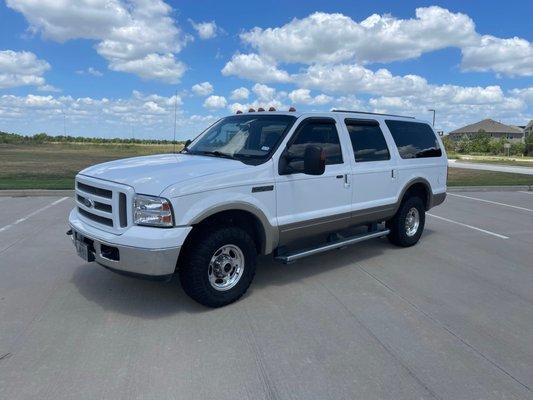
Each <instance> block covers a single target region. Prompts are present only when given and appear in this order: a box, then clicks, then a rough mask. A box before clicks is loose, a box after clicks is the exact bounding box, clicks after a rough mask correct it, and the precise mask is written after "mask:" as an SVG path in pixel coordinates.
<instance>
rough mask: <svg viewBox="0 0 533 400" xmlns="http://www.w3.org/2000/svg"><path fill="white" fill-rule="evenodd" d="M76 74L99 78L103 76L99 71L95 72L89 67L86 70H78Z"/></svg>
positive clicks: (95, 70)
mask: <svg viewBox="0 0 533 400" xmlns="http://www.w3.org/2000/svg"><path fill="white" fill-rule="evenodd" d="M76 73H77V74H78V75H85V74H88V75H92V76H96V77H101V76H103V75H104V74H103V73H102V72H101V71H99V70H97V69H96V68H94V67H89V68H87V69H79V70H77V71H76Z"/></svg>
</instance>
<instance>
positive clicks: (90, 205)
mask: <svg viewBox="0 0 533 400" xmlns="http://www.w3.org/2000/svg"><path fill="white" fill-rule="evenodd" d="M83 204H85V207H88V208H93V207H94V202H93V201H92V200H91V199H84V200H83Z"/></svg>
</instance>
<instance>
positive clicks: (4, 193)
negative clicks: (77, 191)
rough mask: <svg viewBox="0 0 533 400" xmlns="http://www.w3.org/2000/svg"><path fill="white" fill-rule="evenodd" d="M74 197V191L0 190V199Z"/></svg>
mask: <svg viewBox="0 0 533 400" xmlns="http://www.w3.org/2000/svg"><path fill="white" fill-rule="evenodd" d="M46 196H57V197H65V196H67V197H72V196H74V190H47V189H8V190H0V197H46Z"/></svg>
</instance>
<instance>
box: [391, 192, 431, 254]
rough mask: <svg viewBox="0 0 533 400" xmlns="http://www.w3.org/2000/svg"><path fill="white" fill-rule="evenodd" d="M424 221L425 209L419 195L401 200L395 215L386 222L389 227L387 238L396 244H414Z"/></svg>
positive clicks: (407, 245) (420, 234)
mask: <svg viewBox="0 0 533 400" xmlns="http://www.w3.org/2000/svg"><path fill="white" fill-rule="evenodd" d="M425 222H426V210H425V207H424V202H423V201H422V199H421V198H420V197H409V198H407V199H406V200H404V201H403V202H402V205H401V206H400V208H399V209H398V212H397V213H396V215H395V216H394V217H393V218H392V219H391V220H390V221H388V222H387V228H389V229H390V233H389V235H388V239H389V241H390V242H391V243H393V244H395V245H396V246H401V247H409V246H413V245H415V244H416V243H417V242H418V240H419V239H420V236H422V232H423V231H424V225H425Z"/></svg>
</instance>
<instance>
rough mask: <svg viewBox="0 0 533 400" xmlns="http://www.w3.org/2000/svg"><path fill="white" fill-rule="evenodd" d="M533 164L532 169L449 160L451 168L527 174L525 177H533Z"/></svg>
mask: <svg viewBox="0 0 533 400" xmlns="http://www.w3.org/2000/svg"><path fill="white" fill-rule="evenodd" d="M531 164H532V166H531V167H521V166H513V165H497V164H482V163H468V162H460V161H457V160H448V165H449V166H450V167H451V168H463V169H481V170H485V171H497V172H511V173H514V174H525V175H533V163H531Z"/></svg>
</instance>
